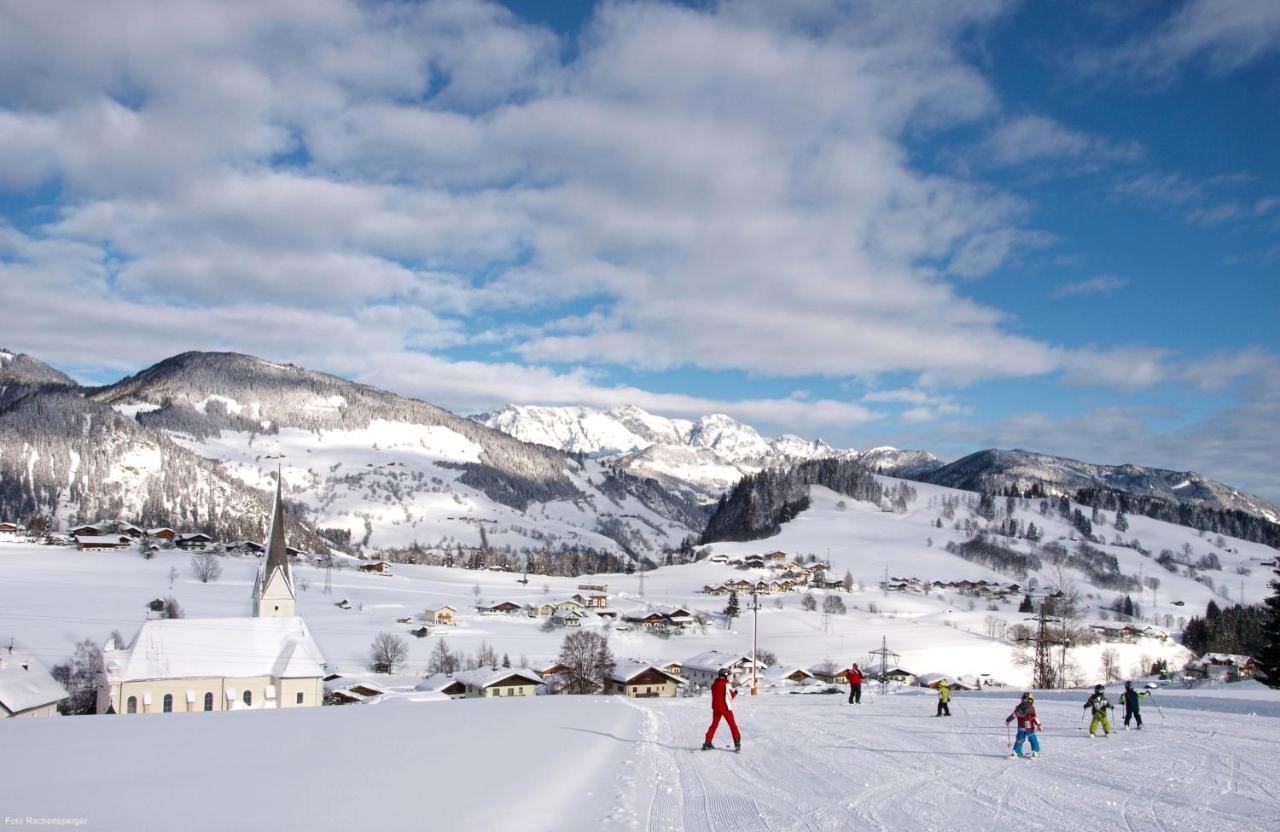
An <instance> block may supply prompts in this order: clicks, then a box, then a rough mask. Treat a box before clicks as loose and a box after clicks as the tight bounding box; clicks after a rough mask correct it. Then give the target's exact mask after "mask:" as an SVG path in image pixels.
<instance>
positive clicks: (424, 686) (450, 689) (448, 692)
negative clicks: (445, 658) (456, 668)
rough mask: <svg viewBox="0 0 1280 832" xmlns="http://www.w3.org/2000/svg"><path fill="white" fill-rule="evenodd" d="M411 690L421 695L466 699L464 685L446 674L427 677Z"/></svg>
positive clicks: (465, 687)
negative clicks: (421, 693) (430, 694)
mask: <svg viewBox="0 0 1280 832" xmlns="http://www.w3.org/2000/svg"><path fill="white" fill-rule="evenodd" d="M413 689H414V690H416V691H420V692H423V693H439V694H442V695H444V696H447V697H449V698H450V699H465V698H466V697H467V686H466V684H465V683H463V682H460V681H458V680H457V679H455V678H453V676H451V675H449V674H447V673H437V674H435V675H434V676H428V677H427V678H425V679H423V680H422V681H421V682H419V683H418V684H416V685H414V686H413Z"/></svg>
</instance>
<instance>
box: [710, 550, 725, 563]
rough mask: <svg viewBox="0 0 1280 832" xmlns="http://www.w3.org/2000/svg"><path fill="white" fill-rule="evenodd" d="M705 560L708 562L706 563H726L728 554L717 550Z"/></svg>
mask: <svg viewBox="0 0 1280 832" xmlns="http://www.w3.org/2000/svg"><path fill="white" fill-rule="evenodd" d="M707 562H708V563H728V562H729V556H728V555H725V554H722V553H719V552H717V553H716V554H714V555H712V556H711V557H709V558H707Z"/></svg>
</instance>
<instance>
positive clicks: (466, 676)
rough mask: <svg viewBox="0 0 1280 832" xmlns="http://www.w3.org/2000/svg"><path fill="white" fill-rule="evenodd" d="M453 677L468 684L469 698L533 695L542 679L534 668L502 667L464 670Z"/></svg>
mask: <svg viewBox="0 0 1280 832" xmlns="http://www.w3.org/2000/svg"><path fill="white" fill-rule="evenodd" d="M453 678H455V679H457V680H458V681H459V682H462V684H464V685H466V688H467V698H468V699H488V698H491V697H500V696H533V695H534V694H535V693H536V692H537V690H538V685H541V684H542V679H540V678H539V677H538V674H536V673H534V672H533V671H532V670H518V669H512V668H509V667H500V668H498V669H497V670H490V669H489V668H481V669H479V670H464V671H462V672H460V673H455V674H453Z"/></svg>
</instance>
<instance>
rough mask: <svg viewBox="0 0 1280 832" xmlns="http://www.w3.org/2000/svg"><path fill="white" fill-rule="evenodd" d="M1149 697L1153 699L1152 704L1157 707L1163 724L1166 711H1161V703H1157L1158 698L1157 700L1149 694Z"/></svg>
mask: <svg viewBox="0 0 1280 832" xmlns="http://www.w3.org/2000/svg"><path fill="white" fill-rule="evenodd" d="M1147 696H1149V697H1151V704H1152V705H1155V706H1156V713H1158V714H1160V721H1161V722H1163V721H1164V711H1162V710H1160V703H1159V702H1157V701H1156V698H1155V697H1154V696H1151V694H1150V693H1148V694H1147Z"/></svg>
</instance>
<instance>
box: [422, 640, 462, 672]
mask: <svg viewBox="0 0 1280 832" xmlns="http://www.w3.org/2000/svg"><path fill="white" fill-rule="evenodd" d="M460 666H461V662H460V661H459V660H458V657H457V656H456V655H454V653H453V652H452V651H451V650H450V649H449V643H448V642H446V641H445V640H444V639H440V640H439V641H437V642H436V646H435V647H433V648H431V657H430V658H429V659H427V672H428V673H456V672H457V671H458V668H459V667H460Z"/></svg>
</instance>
